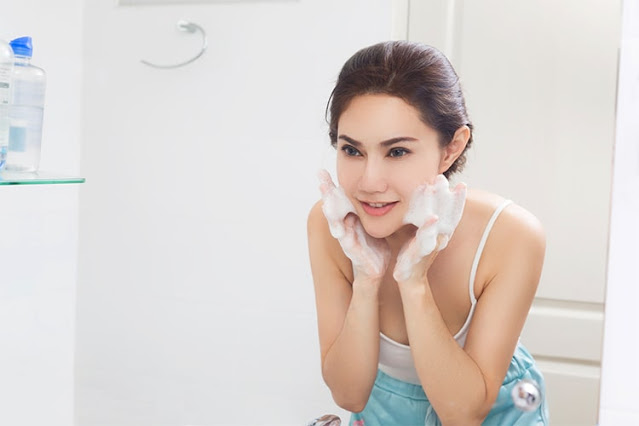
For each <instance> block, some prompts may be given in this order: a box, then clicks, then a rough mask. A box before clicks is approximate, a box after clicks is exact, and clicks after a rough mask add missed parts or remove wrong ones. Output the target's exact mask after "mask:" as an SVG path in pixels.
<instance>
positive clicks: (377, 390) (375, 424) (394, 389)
mask: <svg viewBox="0 0 639 426" xmlns="http://www.w3.org/2000/svg"><path fill="white" fill-rule="evenodd" d="M522 379H529V380H534V381H536V382H537V383H538V384H539V388H540V390H541V395H542V400H541V404H540V405H539V407H538V408H537V409H536V410H535V411H531V412H525V411H521V410H519V409H517V408H516V407H515V405H514V403H513V400H512V397H511V391H512V389H513V387H514V386H515V385H516V384H517V383H518V382H519V381H520V380H522ZM545 395H546V386H545V382H544V378H543V376H542V375H541V372H540V371H539V370H538V369H537V366H536V365H535V361H534V360H533V357H532V355H530V353H529V352H528V350H526V348H525V347H524V346H523V345H521V344H519V345H518V346H517V348H516V350H515V354H514V355H513V358H512V360H511V362H510V367H509V368H508V372H507V373H506V377H505V378H504V382H503V383H502V386H501V389H499V395H498V396H497V400H496V401H495V404H494V405H493V408H492V409H491V410H490V413H488V416H487V417H486V419H485V420H484V422H483V423H482V425H484V426H545V425H548V405H547V403H546V398H545ZM349 425H350V426H424V425H425V426H440V425H441V422H440V420H439V418H438V417H437V414H436V413H435V410H433V407H432V405H430V402H429V401H428V398H427V397H426V394H425V393H424V390H423V388H422V387H421V386H420V385H414V384H412V383H406V382H403V381H401V380H397V379H395V378H393V377H391V376H389V375H387V374H385V373H383V372H382V371H379V370H378V372H377V378H376V379H375V385H374V386H373V390H372V392H371V395H370V397H369V399H368V403H367V404H366V407H365V408H364V411H362V412H361V413H353V415H352V416H351V420H350V423H349Z"/></svg>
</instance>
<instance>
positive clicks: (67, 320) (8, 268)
mask: <svg viewBox="0 0 639 426" xmlns="http://www.w3.org/2000/svg"><path fill="white" fill-rule="evenodd" d="M24 35H30V36H32V37H33V44H34V53H33V55H34V56H33V63H34V64H36V65H38V66H41V67H43V68H44V69H45V70H46V72H47V74H48V85H47V93H46V105H45V116H44V127H43V142H42V143H43V146H42V161H41V168H42V170H47V171H53V172H66V173H71V174H73V173H74V172H78V170H79V159H80V151H79V148H80V129H81V105H80V102H81V97H80V91H81V84H82V80H81V77H82V51H81V46H82V1H80V0H57V1H55V2H50V1H48V0H21V1H19V2H17V1H9V0H1V1H0V38H2V39H4V40H7V41H8V40H10V39H13V38H15V37H20V36H24ZM0 224H1V225H0V230H1V231H0V378H1V379H0V424H2V425H15V426H22V425H51V426H68V425H70V424H72V422H73V394H74V378H73V371H74V369H73V363H74V333H75V326H74V323H75V290H76V287H75V286H76V267H77V261H76V259H77V239H78V187H77V186H76V185H61V186H57V185H56V186H40V185H38V186H12V187H8V186H0Z"/></svg>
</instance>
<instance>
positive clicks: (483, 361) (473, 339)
mask: <svg viewBox="0 0 639 426" xmlns="http://www.w3.org/2000/svg"><path fill="white" fill-rule="evenodd" d="M491 240H492V241H491ZM489 246H490V248H489ZM545 248H546V239H545V234H544V231H543V228H542V226H541V224H540V223H539V221H538V220H537V219H536V218H535V217H534V216H533V215H532V214H530V213H529V212H527V211H526V210H524V209H523V208H521V207H519V206H511V207H510V208H509V209H506V210H504V211H503V212H502V213H501V215H500V216H499V218H498V220H497V222H495V226H494V228H493V229H492V230H491V234H490V237H489V240H488V243H487V245H486V250H485V252H484V256H482V261H483V260H484V259H483V258H484V257H486V261H487V263H488V265H489V266H488V271H489V273H488V274H487V275H486V277H487V278H486V279H487V280H488V283H487V284H486V285H485V287H484V290H483V292H482V293H481V295H480V297H479V299H478V301H477V307H476V308H475V314H474V317H473V319H472V323H471V325H470V328H469V331H468V338H467V340H466V345H465V347H464V349H465V350H466V352H467V353H468V354H469V355H470V356H471V357H472V358H473V360H474V361H475V362H476V364H477V365H478V367H479V368H480V369H481V371H482V374H483V376H484V380H485V382H486V391H487V401H488V402H490V406H492V403H493V402H494V400H495V398H496V397H497V394H498V392H499V388H500V386H501V384H502V382H503V380H504V377H505V375H506V372H507V370H508V367H509V365H510V360H511V358H512V356H513V353H514V350H515V347H516V346H517V342H518V339H519V336H520V334H521V330H522V328H523V326H524V323H525V321H526V317H527V315H528V312H529V310H530V306H531V304H532V301H533V298H534V297H535V292H536V291H537V286H538V284H539V278H540V276H541V270H542V266H543V262H544V255H545ZM486 254H488V255H489V256H485V255H486ZM490 406H489V407H490ZM489 407H488V409H489Z"/></svg>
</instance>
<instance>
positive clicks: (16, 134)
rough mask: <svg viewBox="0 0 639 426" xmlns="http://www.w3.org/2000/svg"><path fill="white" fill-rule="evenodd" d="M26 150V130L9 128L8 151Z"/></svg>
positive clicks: (23, 128)
mask: <svg viewBox="0 0 639 426" xmlns="http://www.w3.org/2000/svg"><path fill="white" fill-rule="evenodd" d="M26 150H27V128H26V127H15V126H11V127H10V128H9V151H14V152H25V151H26Z"/></svg>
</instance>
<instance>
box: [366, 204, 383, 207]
mask: <svg viewBox="0 0 639 426" xmlns="http://www.w3.org/2000/svg"><path fill="white" fill-rule="evenodd" d="M386 204H388V203H368V205H369V206H371V207H384V206H385V205H386Z"/></svg>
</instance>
